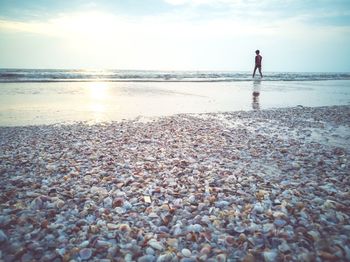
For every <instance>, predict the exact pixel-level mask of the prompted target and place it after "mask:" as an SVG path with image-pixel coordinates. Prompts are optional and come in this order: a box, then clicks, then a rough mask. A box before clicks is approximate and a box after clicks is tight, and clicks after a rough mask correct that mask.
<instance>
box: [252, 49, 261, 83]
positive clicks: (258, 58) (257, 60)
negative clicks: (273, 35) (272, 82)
mask: <svg viewBox="0 0 350 262" xmlns="http://www.w3.org/2000/svg"><path fill="white" fill-rule="evenodd" d="M255 54H256V56H255V67H254V72H253V78H254V76H255V71H256V69H259V73H260V76H261V78H262V77H263V75H262V73H261V60H262V56H261V55H260V51H259V50H256V51H255Z"/></svg>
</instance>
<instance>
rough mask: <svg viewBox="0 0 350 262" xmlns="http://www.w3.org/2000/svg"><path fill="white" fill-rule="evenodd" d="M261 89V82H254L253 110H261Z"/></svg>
mask: <svg viewBox="0 0 350 262" xmlns="http://www.w3.org/2000/svg"><path fill="white" fill-rule="evenodd" d="M260 89H261V80H254V82H253V102H252V107H253V110H259V109H260V102H259V96H260Z"/></svg>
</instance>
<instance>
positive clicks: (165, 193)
mask: <svg viewBox="0 0 350 262" xmlns="http://www.w3.org/2000/svg"><path fill="white" fill-rule="evenodd" d="M349 134H350V106H330V107H292V108H279V109H273V110H257V111H238V112H226V113H204V114H202V113H201V114H178V115H175V116H168V117H157V118H156V119H155V120H154V119H151V120H150V121H147V122H142V121H137V120H134V121H133V120H129V121H122V122H111V123H98V124H93V125H87V124H84V123H75V124H67V125H65V124H58V125H57V124H54V125H33V126H17V127H0V143H1V151H0V160H1V161H0V163H1V164H0V175H1V178H2V180H3V182H2V183H1V185H0V189H1V190H0V192H1V193H0V194H1V197H0V199H1V203H0V211H1V212H0V214H1V215H0V247H1V250H2V251H1V252H0V259H3V260H5V261H15V260H20V259H22V260H24V261H30V260H32V259H36V260H41V261H50V260H55V259H57V261H60V260H63V261H66V260H68V261H69V260H72V259H74V260H75V261H81V260H91V261H97V260H101V259H105V260H104V261H113V260H117V261H121V259H124V260H125V261H128V260H133V261H141V262H142V261H156V260H157V259H158V260H157V261H196V259H200V260H202V261H241V260H244V259H245V261H256V260H257V261H261V260H265V261H280V260H287V261H289V260H298V261H301V260H321V261H323V260H329V259H331V260H349V259H350V246H349V236H350V215H349V214H350V209H349V206H350V192H349V188H350V178H349V173H350V164H349V156H350V135H349Z"/></svg>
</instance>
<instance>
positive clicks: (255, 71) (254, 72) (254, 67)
mask: <svg viewBox="0 0 350 262" xmlns="http://www.w3.org/2000/svg"><path fill="white" fill-rule="evenodd" d="M257 68H258V67H257V66H255V67H254V72H253V78H254V76H255V72H256V69H257Z"/></svg>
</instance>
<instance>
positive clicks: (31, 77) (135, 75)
mask: <svg viewBox="0 0 350 262" xmlns="http://www.w3.org/2000/svg"><path fill="white" fill-rule="evenodd" d="M257 77H259V76H257ZM250 80H252V73H251V72H239V71H237V72H229V71H149V70H110V69H109V70H91V69H90V70H82V69H0V82H2V83H10V82H86V81H106V82H235V81H250ZM321 80H350V73H346V72H338V73H327V72H324V73H310V72H298V73H293V72H268V73H266V74H265V76H264V81H321Z"/></svg>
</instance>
